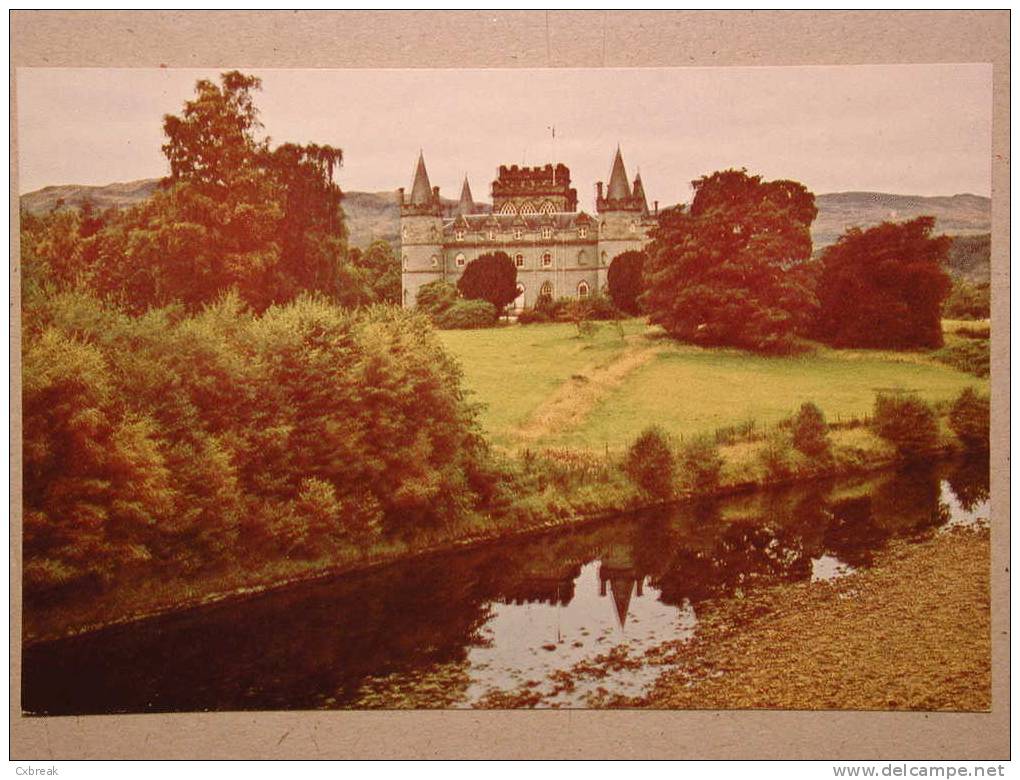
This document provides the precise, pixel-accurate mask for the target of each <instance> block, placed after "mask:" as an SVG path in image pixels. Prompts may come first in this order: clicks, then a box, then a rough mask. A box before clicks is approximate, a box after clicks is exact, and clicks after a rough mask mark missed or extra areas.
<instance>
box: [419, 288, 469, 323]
mask: <svg viewBox="0 0 1020 780" xmlns="http://www.w3.org/2000/svg"><path fill="white" fill-rule="evenodd" d="M459 299H460V293H458V292H457V288H456V287H454V286H453V285H452V284H450V283H448V282H429V283H428V284H425V285H422V286H421V288H420V289H419V290H418V295H417V296H415V304H416V305H417V307H418V308H419V309H421V310H422V311H424V312H425V313H426V314H428V315H429V316H430V317H436V316H437V315H439V314H442V313H443V312H444V311H446V310H447V309H449V308H450V307H451V306H453V304H455V303H456V302H457V301H458V300H459Z"/></svg>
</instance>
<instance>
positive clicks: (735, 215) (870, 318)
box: [608, 170, 951, 353]
mask: <svg viewBox="0 0 1020 780" xmlns="http://www.w3.org/2000/svg"><path fill="white" fill-rule="evenodd" d="M694 191H695V194H694V199H693V201H692V203H691V205H690V207H684V206H677V207H675V208H672V209H668V210H666V211H664V212H663V213H662V214H661V215H660V218H659V224H658V227H657V228H656V229H655V230H654V231H653V233H652V241H651V242H650V244H649V245H648V247H647V248H646V251H645V254H644V257H642V256H641V255H640V254H639V253H627V254H624V255H621V256H619V257H618V258H616V259H615V260H614V261H613V264H612V265H611V266H610V269H609V278H608V282H609V294H610V296H611V297H612V299H613V301H614V302H615V303H616V305H617V306H618V307H619V308H621V309H623V310H625V311H629V312H634V311H637V310H638V309H641V310H643V311H645V312H646V313H647V314H648V315H649V318H650V320H651V321H652V322H654V323H657V324H659V325H662V326H663V327H664V328H665V329H666V330H667V331H668V332H669V333H670V334H671V335H673V336H674V337H676V338H678V339H681V340H683V341H688V342H692V343H698V344H704V345H726V346H736V347H741V348H744V349H749V350H753V351H757V352H766V353H777V352H788V351H790V350H792V349H795V348H796V345H797V340H798V339H799V338H801V337H810V338H816V339H820V340H823V341H825V342H827V343H830V344H832V345H834V346H839V347H885V348H894V349H908V348H915V347H924V348H935V347H939V346H941V345H942V329H941V319H940V318H941V314H942V308H943V301H944V300H945V299H946V296H947V295H948V294H949V291H950V281H949V277H948V275H947V274H946V272H945V270H944V267H943V266H944V263H945V260H946V256H947V253H948V251H949V248H950V245H951V239H950V238H948V237H946V236H935V235H933V230H934V227H935V222H934V219H932V218H930V217H920V218H918V219H914V220H911V221H909V222H904V223H899V224H893V223H883V224H881V225H878V226H876V227H873V228H869V229H867V230H861V229H858V228H852V229H850V230H848V231H847V232H846V233H845V234H844V235H843V236H841V237H840V239H839V240H838V241H837V242H836V243H835V244H834V245H832V246H830V247H827V248H826V249H825V251H824V252H823V253H822V255H821V258H820V259H819V260H817V261H816V260H813V259H812V245H811V233H810V228H811V223H812V221H813V220H814V218H815V216H816V214H817V209H816V207H815V204H814V195H812V194H811V193H810V192H809V191H808V190H807V189H806V188H805V187H804V186H803V185H802V184H799V183H797V182H793V181H785V180H779V181H765V180H763V179H762V178H761V177H760V176H749V175H748V174H747V173H746V172H745V171H742V170H741V171H735V170H728V171H721V172H717V173H714V174H712V175H710V176H705V177H702V178H701V179H698V180H697V181H695V182H694Z"/></svg>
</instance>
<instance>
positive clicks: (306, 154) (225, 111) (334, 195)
mask: <svg viewBox="0 0 1020 780" xmlns="http://www.w3.org/2000/svg"><path fill="white" fill-rule="evenodd" d="M259 88H260V82H259V79H257V78H255V77H253V76H246V75H244V74H242V73H238V72H237V71H231V72H228V73H224V74H222V76H221V77H220V81H219V83H218V84H217V83H214V82H212V81H209V80H205V79H203V80H200V81H199V82H197V84H196V88H195V93H196V94H195V97H194V99H192V100H189V101H187V102H186V103H185V104H184V108H183V110H182V111H181V113H180V114H179V115H168V116H166V117H164V120H163V130H164V134H165V136H166V143H165V144H164V145H163V147H162V148H163V153H164V154H165V155H166V158H167V160H168V162H169V164H170V175H169V176H168V177H167V178H166V179H164V181H163V182H162V187H161V188H160V190H159V191H158V192H157V193H156V194H155V195H154V196H153V197H152V198H150V199H149V200H148V201H146V202H145V203H143V204H141V205H139V206H137V207H135V208H133V209H130V210H128V211H126V212H124V213H122V214H119V215H112V216H111V215H102V216H101V217H98V215H95V214H94V213H84V214H82V215H81V216H79V217H62V216H61V215H60V214H54V215H51V217H50V218H48V220H44V224H42V225H34V226H31V227H33V229H34V230H35V232H36V234H37V236H38V238H37V240H35V241H34V243H33V246H32V247H31V249H32V257H33V258H35V259H37V260H38V262H37V265H38V267H39V268H40V269H41V270H42V271H43V272H45V273H47V274H49V276H50V278H51V279H52V281H53V282H54V283H55V284H57V286H60V287H69V286H84V287H86V288H88V289H90V290H92V291H94V292H96V293H99V294H100V295H101V296H102V297H104V298H106V299H110V300H114V301H116V302H117V303H119V304H121V305H123V306H124V307H125V308H127V309H129V310H132V311H135V312H139V311H144V310H145V309H148V308H150V307H154V306H156V307H158V306H162V305H165V304H168V303H171V302H181V303H183V304H184V305H185V306H186V307H187V308H188V309H190V310H196V309H198V308H201V307H202V306H204V305H206V304H208V303H210V302H211V301H214V300H216V299H218V298H219V297H221V296H222V295H223V294H224V292H225V291H227V290H231V289H233V290H236V291H237V292H238V293H239V295H240V296H241V298H242V300H243V301H244V302H245V303H246V304H248V305H249V306H251V307H252V308H254V309H256V310H258V311H261V310H264V309H265V308H266V307H268V306H270V305H272V304H274V303H282V302H285V301H288V300H291V299H293V298H294V297H295V296H296V295H298V294H299V293H300V292H302V291H316V292H320V293H324V294H326V295H328V296H330V297H338V295H339V292H340V285H341V283H342V281H343V280H342V277H341V264H342V259H343V258H344V256H345V253H346V233H345V229H344V221H343V212H342V210H341V208H340V202H341V198H342V193H341V191H340V188H339V187H338V186H337V184H336V183H335V181H334V172H335V170H336V168H337V167H338V166H340V165H341V163H342V159H343V155H342V152H341V151H340V150H339V149H336V148H334V147H331V146H320V145H316V144H310V145H306V146H299V145H296V144H283V145H282V146H279V147H277V148H275V149H271V148H270V143H269V139H268V138H263V137H261V130H262V125H261V124H260V122H259V118H258V111H257V109H256V107H255V105H254V100H253V93H254V92H255V91H256V90H258V89H259Z"/></svg>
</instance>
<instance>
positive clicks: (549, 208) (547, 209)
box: [539, 201, 556, 214]
mask: <svg viewBox="0 0 1020 780" xmlns="http://www.w3.org/2000/svg"><path fill="white" fill-rule="evenodd" d="M539 211H540V212H542V213H543V214H554V213H555V212H556V207H555V206H553V204H552V203H550V202H549V201H546V202H545V203H543V204H542V208H540V209H539Z"/></svg>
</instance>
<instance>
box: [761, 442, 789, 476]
mask: <svg viewBox="0 0 1020 780" xmlns="http://www.w3.org/2000/svg"><path fill="white" fill-rule="evenodd" d="M758 457H759V459H760V460H761V464H762V466H763V467H764V468H765V476H766V477H767V478H768V479H769V480H770V481H777V480H782V479H786V478H787V477H789V476H790V474H792V473H793V463H792V461H791V459H790V440H789V439H787V438H786V436H784V435H783V434H781V433H774V434H772V435H771V436H769V437H768V438H767V439H765V443H764V444H763V445H762V448H761V449H760V450H759V451H758Z"/></svg>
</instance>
